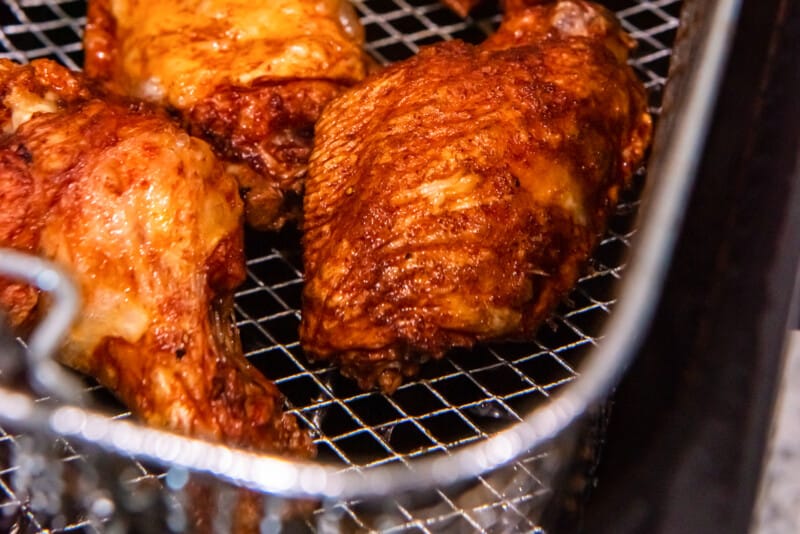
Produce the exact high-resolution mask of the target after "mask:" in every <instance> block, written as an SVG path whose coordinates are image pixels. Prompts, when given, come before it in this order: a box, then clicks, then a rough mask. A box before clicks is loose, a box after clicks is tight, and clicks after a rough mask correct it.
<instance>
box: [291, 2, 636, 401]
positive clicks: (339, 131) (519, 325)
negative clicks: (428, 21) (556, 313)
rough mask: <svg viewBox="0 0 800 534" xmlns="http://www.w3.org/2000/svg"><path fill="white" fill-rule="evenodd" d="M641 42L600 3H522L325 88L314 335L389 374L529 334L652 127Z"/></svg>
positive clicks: (305, 328) (311, 284)
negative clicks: (470, 37) (639, 68)
mask: <svg viewBox="0 0 800 534" xmlns="http://www.w3.org/2000/svg"><path fill="white" fill-rule="evenodd" d="M511 7H512V6H509V8H511ZM632 44H633V43H632V40H631V39H630V37H628V36H627V35H626V34H625V33H624V32H623V31H622V30H621V28H620V26H619V25H618V23H617V22H616V20H615V19H614V18H613V16H612V15H611V14H610V13H609V12H607V11H606V10H605V9H604V8H602V7H600V6H597V5H595V4H592V3H589V2H585V1H582V0H560V1H557V2H553V3H549V4H546V5H542V6H534V7H524V6H519V8H515V9H512V10H511V11H509V12H507V14H506V19H505V21H504V23H503V25H502V27H501V28H500V30H499V31H498V33H497V34H495V35H493V36H492V37H491V38H490V39H489V40H488V41H486V42H485V43H483V44H482V45H480V46H477V47H475V46H471V45H468V44H465V43H463V42H447V43H444V44H438V45H434V46H431V47H428V48H425V49H423V50H422V51H421V52H420V54H419V55H418V56H416V57H413V58H411V59H409V60H406V61H403V62H402V63H398V64H395V65H393V66H390V67H389V68H387V69H385V70H384V71H383V72H382V73H379V74H377V75H375V76H372V77H371V78H369V79H368V80H367V81H365V82H364V83H363V84H361V85H359V86H358V87H356V88H354V89H353V90H351V91H349V92H347V93H345V94H343V95H342V96H341V97H339V98H338V99H336V100H334V101H333V102H332V103H331V104H329V106H328V107H327V108H326V110H325V111H324V112H323V114H322V117H321V118H320V121H319V123H318V124H317V133H316V135H317V141H316V145H315V147H314V152H313V154H312V156H311V163H310V169H309V178H308V181H307V184H306V197H305V227H304V230H305V236H304V249H305V250H304V261H305V270H306V286H305V290H304V294H303V299H304V300H303V321H302V324H301V331H300V335H301V341H302V344H303V347H304V349H305V351H306V353H307V354H309V355H310V356H311V357H313V358H318V359H329V360H334V361H335V362H336V363H337V364H338V365H339V366H340V367H341V370H342V373H344V374H345V375H347V376H350V377H352V378H354V379H356V380H357V381H358V383H359V385H360V386H361V387H362V388H372V387H375V386H376V385H378V386H380V388H382V389H383V390H385V391H388V392H390V391H392V390H394V389H395V388H396V387H397V386H398V385H399V384H400V383H401V381H402V379H403V377H408V376H412V375H414V374H415V373H416V372H417V370H418V368H419V364H420V363H421V362H423V361H424V360H426V359H427V358H429V357H433V358H439V357H441V356H442V355H443V354H444V353H445V352H446V351H447V350H448V349H450V348H452V347H469V346H471V345H473V344H474V343H475V342H478V341H485V340H497V339H509V338H523V337H528V336H530V335H531V334H532V333H533V332H534V331H535V329H536V328H537V327H538V325H539V324H540V323H541V322H542V321H543V320H544V319H545V318H546V317H547V316H548V314H549V313H551V311H552V309H553V307H554V306H555V305H557V303H558V302H559V301H560V300H561V299H562V298H563V296H564V295H565V293H566V292H568V291H569V290H570V289H571V288H572V287H573V285H574V284H575V283H576V279H577V278H578V275H579V273H580V272H581V269H582V266H584V264H585V263H586V261H587V259H588V258H589V256H590V254H591V252H592V250H593V249H594V247H595V246H596V244H597V242H598V240H599V237H600V235H601V233H602V232H603V231H604V229H605V225H606V220H607V218H608V216H609V214H610V213H611V211H612V210H613V209H614V206H615V204H616V202H617V198H618V195H619V193H620V190H621V189H622V188H623V187H625V186H626V184H628V182H629V181H630V177H631V175H632V173H633V171H634V170H636V168H637V166H638V165H639V163H640V162H641V160H642V158H643V154H644V152H645V149H646V147H647V145H648V143H649V140H650V133H651V119H650V116H649V114H648V112H647V106H646V100H645V91H644V88H643V86H642V84H641V82H640V81H639V80H637V79H636V76H635V75H634V73H633V71H632V69H631V68H630V67H628V66H627V64H626V59H627V57H628V50H629V48H631V47H632Z"/></svg>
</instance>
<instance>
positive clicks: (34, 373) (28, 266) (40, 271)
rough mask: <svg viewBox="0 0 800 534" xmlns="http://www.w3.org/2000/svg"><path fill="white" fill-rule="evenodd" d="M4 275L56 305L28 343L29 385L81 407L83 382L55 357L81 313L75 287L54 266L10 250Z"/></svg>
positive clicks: (1, 260) (3, 257)
mask: <svg viewBox="0 0 800 534" xmlns="http://www.w3.org/2000/svg"><path fill="white" fill-rule="evenodd" d="M0 275H2V276H6V277H9V278H15V279H19V280H22V281H25V282H27V283H28V284H30V285H32V286H34V287H36V288H38V289H39V290H41V291H44V292H45V293H47V294H48V295H50V297H51V299H52V303H51V304H50V306H49V309H48V311H47V314H46V315H45V316H44V318H43V319H42V320H41V321H40V322H39V324H38V325H37V326H36V328H35V329H34V331H33V332H32V333H31V335H30V337H29V338H28V341H27V351H24V352H25V355H26V357H27V360H28V362H27V363H28V381H29V383H30V385H31V387H32V388H33V389H34V390H35V391H36V392H37V393H39V394H43V395H53V396H55V397H57V398H59V399H61V400H65V401H70V402H73V403H79V402H80V400H81V396H82V395H81V390H82V389H83V388H82V387H81V385H80V382H79V381H78V380H77V379H76V378H75V377H74V376H72V375H71V374H69V373H67V372H66V371H65V370H64V369H63V368H62V367H61V366H60V365H59V364H58V363H57V362H56V361H55V360H53V355H54V354H55V351H56V349H57V348H58V347H59V346H60V345H61V341H62V340H63V339H64V336H65V335H66V333H67V331H68V330H69V327H70V326H71V325H72V322H73V320H74V319H75V316H76V315H77V312H78V305H79V300H80V299H79V297H78V292H77V290H76V289H75V285H74V284H73V282H72V281H71V280H70V278H69V277H68V276H67V274H66V273H64V271H62V270H61V269H60V268H59V267H57V266H55V265H54V264H53V263H51V262H49V261H46V260H43V259H41V258H37V257H35V256H32V255H30V254H24V253H21V252H17V251H14V250H9V249H2V248H0Z"/></svg>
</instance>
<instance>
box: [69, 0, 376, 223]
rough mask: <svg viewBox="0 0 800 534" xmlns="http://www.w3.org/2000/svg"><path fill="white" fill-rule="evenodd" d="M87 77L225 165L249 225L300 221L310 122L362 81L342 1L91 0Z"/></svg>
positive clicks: (357, 28) (357, 40)
mask: <svg viewBox="0 0 800 534" xmlns="http://www.w3.org/2000/svg"><path fill="white" fill-rule="evenodd" d="M87 15H88V16H87V25H86V33H85V37H84V47H85V50H86V61H85V70H86V73H87V74H88V75H89V76H91V77H93V78H96V79H99V80H102V81H104V82H106V84H107V86H108V87H109V88H110V89H111V90H113V91H115V92H118V93H121V94H126V95H130V96H133V97H136V98H141V99H144V100H147V101H150V102H154V103H157V104H159V105H162V106H164V107H166V108H168V109H170V110H171V111H172V112H174V113H176V114H177V115H179V116H180V117H181V119H182V121H183V123H184V126H185V127H187V128H188V129H189V131H190V132H191V133H192V134H193V135H197V136H199V137H202V138H204V139H206V140H207V141H208V142H210V143H211V144H212V145H213V147H214V148H215V150H216V151H217V153H218V154H219V155H221V156H222V157H223V158H224V159H225V160H226V161H227V162H228V163H229V171H230V172H232V173H233V174H234V175H235V176H236V177H237V179H238V182H239V186H240V189H241V191H242V193H243V195H244V199H245V211H246V216H247V221H248V223H249V224H250V225H252V226H254V227H256V228H259V229H276V228H279V227H280V226H282V225H283V224H284V222H286V221H287V220H289V219H293V218H297V217H298V216H299V213H300V204H301V200H300V198H301V193H302V183H303V178H304V177H305V173H306V168H307V164H308V157H309V154H310V152H311V143H312V137H313V128H314V123H315V122H316V120H317V118H318V117H319V114H320V112H321V111H322V107H323V106H324V105H325V104H326V103H327V102H328V101H330V100H331V98H333V97H334V96H335V95H337V94H338V93H339V92H340V91H341V90H342V89H343V88H344V87H347V86H350V85H352V84H353V83H354V82H356V81H359V80H361V79H363V78H364V75H365V61H364V59H365V56H364V53H363V51H362V45H363V42H364V35H363V29H362V28H361V25H360V23H359V21H358V18H357V17H356V15H355V12H354V11H353V9H352V7H351V6H350V4H349V2H347V0H271V1H266V2H253V1H250V0H208V1H205V2H194V1H191V0H175V1H171V2H159V1H154V0H114V1H113V2H112V1H111V0H90V2H89V8H88V14H87Z"/></svg>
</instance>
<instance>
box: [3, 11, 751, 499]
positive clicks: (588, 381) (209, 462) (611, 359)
mask: <svg viewBox="0 0 800 534" xmlns="http://www.w3.org/2000/svg"><path fill="white" fill-rule="evenodd" d="M687 3H689V1H687ZM739 5H740V0H717V1H716V2H715V4H714V5H713V6H712V7H709V9H710V12H711V17H710V20H711V22H710V24H711V27H712V28H713V30H712V31H710V32H707V35H706V36H705V41H703V43H702V46H701V47H700V50H699V53H698V54H697V56H696V57H694V58H692V59H693V62H692V65H691V69H690V70H691V72H688V73H686V75H687V76H688V80H687V83H688V85H687V86H688V87H690V90H689V91H688V94H685V95H681V96H683V98H682V99H680V102H678V99H676V100H675V101H674V102H673V108H672V109H670V110H669V111H670V112H671V113H673V126H674V127H672V128H661V127H659V128H658V129H657V132H656V141H655V143H654V150H653V155H654V156H653V158H651V162H650V170H649V173H648V176H649V178H648V183H647V185H646V188H645V192H644V196H643V208H642V212H643V213H645V216H644V217H640V225H639V231H638V233H637V235H636V236H635V238H634V241H635V243H634V245H633V247H632V253H631V255H630V259H629V262H628V266H627V267H626V274H625V276H624V277H623V279H622V280H621V281H620V282H619V286H618V290H619V295H621V297H620V298H619V299H618V303H617V304H616V307H615V310H614V313H613V314H611V317H610V318H609V321H608V323H607V324H606V325H605V328H604V335H603V336H602V338H603V339H602V340H601V341H600V342H599V343H598V345H597V346H596V347H594V348H593V349H592V350H591V352H590V354H589V355H588V357H587V359H586V361H585V362H584V364H583V365H582V366H581V368H580V374H581V378H580V380H574V381H571V382H570V383H569V384H567V385H565V386H564V387H563V388H562V389H561V390H560V391H558V392H557V393H556V394H555V395H553V397H552V398H551V400H550V401H549V402H548V403H547V404H546V405H544V406H540V407H538V408H537V409H535V410H533V411H532V412H530V413H529V414H527V415H526V416H525V418H524V419H523V421H521V422H518V423H516V424H514V425H512V426H511V427H509V428H507V429H504V430H502V431H500V432H499V433H497V434H495V435H493V436H491V437H489V438H488V439H486V440H482V441H478V442H475V443H472V444H469V445H465V446H463V447H461V448H458V449H456V450H454V451H452V453H451V454H450V455H445V456H441V457H435V458H431V457H426V458H414V459H410V460H409V462H408V465H396V464H394V465H393V464H385V465H378V466H373V467H369V468H365V469H363V470H359V471H352V470H348V471H342V470H341V467H339V466H331V465H323V464H321V463H318V462H313V461H299V460H292V459H287V458H283V457H278V456H274V455H270V454H258V453H254V452H251V451H245V450H240V449H235V448H232V447H228V446H224V445H219V444H213V443H209V442H205V441H202V440H198V439H194V438H189V437H185V436H181V435H177V434H174V433H172V432H169V431H165V430H158V429H154V428H149V427H146V426H144V425H143V424H140V423H136V422H131V421H121V420H114V419H110V418H108V417H107V416H105V415H103V414H100V413H98V412H95V411H92V410H87V409H84V408H82V407H80V406H78V405H76V404H69V405H66V406H61V407H58V408H56V409H51V408H47V407H44V406H43V405H42V404H41V403H37V402H36V401H35V400H34V398H33V397H31V396H29V395H25V394H20V393H17V392H14V391H12V390H9V389H6V388H0V406H3V407H4V408H3V410H2V411H0V421H2V422H6V423H12V424H14V425H16V426H17V427H21V428H31V429H37V430H42V429H45V430H46V431H48V432H51V433H53V434H55V435H59V436H65V437H71V438H77V439H78V440H79V441H83V442H86V443H90V444H94V445H97V446H100V447H101V448H104V449H107V450H111V451H114V452H117V453H121V454H125V455H130V456H135V457H138V458H140V459H146V460H149V461H155V462H157V463H161V464H167V465H168V466H172V467H175V466H177V467H182V468H186V469H189V470H196V471H203V472H206V473H209V474H211V475H213V476H216V477H218V478H220V479H223V480H227V481H230V482H232V483H234V484H237V485H241V486H245V487H249V488H252V489H255V490H258V491H263V492H265V493H270V494H277V495H281V496H286V497H311V498H324V499H337V500H338V499H352V498H359V497H366V496H369V497H380V496H388V495H393V494H397V493H398V492H402V491H408V490H415V489H425V488H430V487H437V486H445V485H448V484H452V483H455V482H458V481H462V480H466V479H470V478H473V477H476V476H480V475H481V474H484V473H487V472H489V471H492V470H494V469H497V468H499V467H501V466H502V465H505V464H507V463H509V462H511V461H513V460H515V459H517V458H519V457H520V456H521V455H523V454H524V453H526V452H529V451H531V450H533V449H535V448H537V447H539V446H541V445H543V444H545V443H546V442H548V441H549V440H551V439H553V438H554V437H556V436H557V435H559V434H560V433H561V432H563V431H564V430H565V429H566V428H568V427H569V426H570V425H571V424H572V423H574V422H575V421H576V420H577V419H579V418H580V417H581V415H582V414H583V413H584V412H585V411H586V409H587V408H588V407H590V406H591V405H593V404H595V403H596V402H597V401H599V400H600V399H602V398H604V397H605V396H607V395H608V394H609V393H610V391H611V389H612V388H613V387H614V386H615V384H616V383H617V382H618V381H619V379H620V377H621V375H622V374H623V372H624V370H625V369H626V368H627V366H628V365H629V363H630V362H631V360H632V359H633V356H634V353H635V349H636V348H637V347H638V345H639V343H640V342H641V340H642V337H643V335H644V332H645V331H646V328H647V325H648V324H649V322H650V320H651V318H652V315H653V313H654V310H655V304H656V302H657V300H658V296H659V294H660V292H661V288H662V285H663V278H664V276H665V274H666V270H667V265H668V263H669V260H670V258H671V255H672V251H673V248H674V241H675V239H676V234H677V231H676V228H677V227H678V226H679V224H680V221H681V219H682V216H683V212H684V206H685V204H686V199H687V197H688V194H689V191H690V189H691V185H692V183H693V181H694V177H695V170H696V166H697V161H698V158H699V154H700V152H701V150H702V145H703V141H704V139H705V133H706V131H707V127H708V123H709V121H710V117H711V108H712V104H713V101H714V99H715V96H716V92H717V89H718V85H719V79H720V74H721V69H722V68H723V66H724V64H725V62H726V59H727V53H728V48H729V44H730V40H731V37H732V33H733V32H732V27H733V25H734V23H735V21H736V18H737V15H738V10H739ZM679 38H680V36H679ZM669 90H670V86H669V85H668V87H667V92H669ZM666 100H667V99H666V98H665V101H666ZM660 126H662V125H660ZM2 254H5V252H3V251H0V256H2ZM60 283H64V284H69V282H67V281H66V279H65V278H63V277H62V280H61V282H60Z"/></svg>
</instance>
